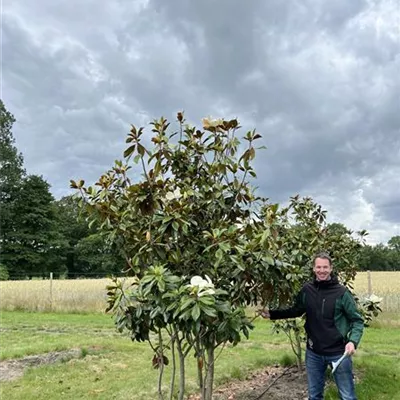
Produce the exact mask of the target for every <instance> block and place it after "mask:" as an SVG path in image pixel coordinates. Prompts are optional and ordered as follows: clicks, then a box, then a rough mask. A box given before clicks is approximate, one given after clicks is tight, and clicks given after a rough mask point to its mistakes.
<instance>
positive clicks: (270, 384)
mask: <svg viewBox="0 0 400 400" xmlns="http://www.w3.org/2000/svg"><path fill="white" fill-rule="evenodd" d="M199 398H200V397H199V396H196V395H195V396H191V397H189V399H188V400H198V399H199ZM213 398H215V400H267V399H268V400H307V398H308V396H307V375H306V373H305V371H301V372H299V371H298V370H297V368H296V367H293V368H290V369H288V368H283V367H280V366H273V367H265V368H263V369H262V370H259V371H256V372H253V373H251V374H250V375H249V376H248V377H247V378H246V379H244V380H232V381H230V382H228V383H227V384H225V385H222V386H220V387H217V388H215V390H214V395H213Z"/></svg>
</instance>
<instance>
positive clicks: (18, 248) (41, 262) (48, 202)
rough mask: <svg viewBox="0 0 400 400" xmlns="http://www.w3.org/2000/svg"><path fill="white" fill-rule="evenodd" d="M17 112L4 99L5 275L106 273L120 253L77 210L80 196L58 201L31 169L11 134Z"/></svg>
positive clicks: (0, 216) (1, 253) (0, 148)
mask: <svg viewBox="0 0 400 400" xmlns="http://www.w3.org/2000/svg"><path fill="white" fill-rule="evenodd" d="M14 122H15V118H14V116H13V115H12V114H11V113H10V112H9V111H7V109H6V107H5V105H4V103H3V102H2V101H1V100H0V129H1V132H0V206H1V213H0V230H1V233H0V245H1V249H0V263H1V269H0V274H1V279H7V278H9V279H26V278H29V279H31V278H33V277H48V276H49V273H50V272H53V274H54V276H55V277H60V276H65V277H68V278H77V277H94V278H95V277H104V276H106V275H107V274H111V273H114V274H119V273H120V271H121V269H122V268H123V262H122V258H121V257H120V256H119V255H118V254H117V253H116V252H115V251H114V250H113V249H112V248H110V247H109V246H108V245H107V243H106V242H105V240H104V239H103V237H102V236H100V234H99V233H98V232H97V229H96V227H95V226H93V227H90V228H89V226H88V224H87V222H86V221H85V218H84V216H82V215H79V210H78V205H77V200H75V198H74V197H73V196H66V197H63V198H61V199H59V200H55V199H54V197H53V195H52V194H51V192H50V185H49V184H48V183H47V182H46V181H45V180H44V179H43V177H42V176H38V175H33V174H28V173H27V172H26V170H25V168H24V165H23V164H24V159H23V155H22V154H21V153H20V152H19V151H18V149H17V148H16V146H15V139H14V137H13V134H12V126H13V124H14Z"/></svg>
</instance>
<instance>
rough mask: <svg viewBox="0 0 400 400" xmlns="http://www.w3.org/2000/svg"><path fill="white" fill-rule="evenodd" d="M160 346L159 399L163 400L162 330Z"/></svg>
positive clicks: (159, 332) (159, 335)
mask: <svg viewBox="0 0 400 400" xmlns="http://www.w3.org/2000/svg"><path fill="white" fill-rule="evenodd" d="M158 344H159V346H160V349H159V351H158V354H157V355H158V357H159V362H160V364H159V374H158V398H159V399H160V400H163V399H164V397H163V394H162V379H163V373H164V350H163V346H162V335H161V329H159V331H158Z"/></svg>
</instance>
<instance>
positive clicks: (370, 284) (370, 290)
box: [367, 270, 372, 296]
mask: <svg viewBox="0 0 400 400" xmlns="http://www.w3.org/2000/svg"><path fill="white" fill-rule="evenodd" d="M367 276H368V296H371V294H372V280H371V271H370V270H368V271H367Z"/></svg>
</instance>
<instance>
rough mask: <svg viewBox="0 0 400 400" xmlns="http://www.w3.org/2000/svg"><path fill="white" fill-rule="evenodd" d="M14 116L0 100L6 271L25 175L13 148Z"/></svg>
mask: <svg viewBox="0 0 400 400" xmlns="http://www.w3.org/2000/svg"><path fill="white" fill-rule="evenodd" d="M14 122H15V118H14V116H13V115H12V114H11V113H10V112H9V111H7V109H6V107H5V105H4V103H3V101H2V100H0V207H1V212H0V259H1V263H2V264H3V265H4V266H5V268H6V269H8V265H7V262H6V258H7V257H5V254H7V252H8V248H9V245H10V235H12V234H13V233H14V232H15V231H16V230H17V229H18V228H17V226H16V221H15V218H14V215H15V207H16V202H17V199H18V196H19V192H20V190H21V182H22V179H23V177H24V175H25V170H24V168H23V157H22V154H21V153H19V152H18V150H17V148H16V146H15V139H14V137H13V134H12V127H13V124H14Z"/></svg>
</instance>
